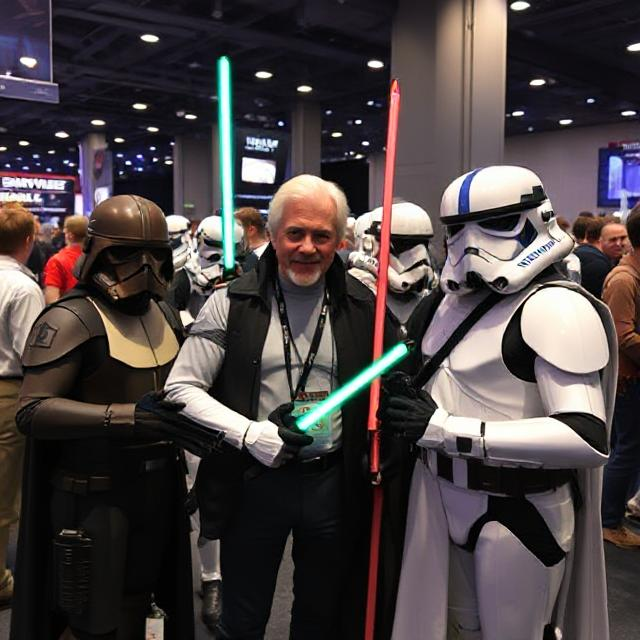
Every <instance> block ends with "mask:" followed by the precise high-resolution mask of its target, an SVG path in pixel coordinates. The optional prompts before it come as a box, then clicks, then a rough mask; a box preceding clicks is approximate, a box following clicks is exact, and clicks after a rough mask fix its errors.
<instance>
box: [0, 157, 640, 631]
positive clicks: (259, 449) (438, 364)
mask: <svg viewBox="0 0 640 640" xmlns="http://www.w3.org/2000/svg"><path fill="white" fill-rule="evenodd" d="M235 215H236V224H235V227H234V231H233V241H234V242H235V243H236V251H237V255H238V263H237V268H236V269H235V270H232V271H229V270H225V268H224V265H223V260H222V258H223V231H222V229H223V225H222V220H221V218H220V217H219V216H217V215H213V216H209V217H207V218H205V219H204V220H202V221H201V222H200V223H199V224H198V226H197V228H196V229H195V233H193V234H192V226H193V225H192V222H191V221H190V220H189V219H187V218H185V217H183V216H179V215H169V216H165V214H164V212H162V210H161V209H160V208H159V207H158V206H157V205H155V204H154V203H153V202H151V201H149V200H146V199H145V198H141V197H138V196H115V197H113V198H110V199H108V200H105V201H103V202H102V203H100V204H99V205H97V206H96V208H95V209H94V211H93V212H92V213H91V216H90V217H85V216H70V217H68V218H66V220H65V221H64V226H63V230H62V233H63V237H64V241H65V246H64V248H61V247H59V250H58V251H55V250H54V249H53V248H52V247H51V245H50V243H48V242H46V241H45V240H44V239H43V238H42V237H41V238H40V239H38V227H37V225H38V221H37V220H36V219H35V217H34V216H33V215H32V214H31V213H30V212H29V211H27V210H26V209H25V208H24V207H22V206H21V205H19V204H17V203H4V204H2V206H0V315H1V316H2V317H3V321H4V326H5V327H8V328H9V330H8V331H7V332H6V334H5V336H4V337H3V339H2V340H1V341H0V349H1V350H2V353H3V357H2V359H0V605H2V604H4V605H7V604H11V605H12V607H13V611H12V621H11V639H12V640H33V639H34V638H39V639H40V638H42V639H43V640H58V638H65V639H67V640H72V639H74V638H75V639H77V640H116V639H118V640H138V639H141V638H143V637H154V636H150V634H151V633H152V632H154V633H155V631H154V630H156V629H157V628H158V625H160V626H161V627H162V628H163V629H164V631H163V633H164V634H165V635H164V637H165V638H174V639H176V640H177V639H180V640H182V639H185V640H189V639H190V638H193V634H194V612H193V597H192V575H191V559H190V555H191V550H190V547H191V545H190V537H189V531H190V530H191V532H192V534H191V535H192V538H193V539H194V541H195V543H196V545H195V548H196V549H197V551H198V556H199V557H198V558H197V560H198V564H199V575H200V590H201V596H202V608H201V612H200V615H201V617H202V620H203V621H204V623H205V624H206V626H207V627H208V629H209V631H210V632H211V634H212V635H213V636H214V637H216V638H219V639H222V640H260V639H261V638H264V635H265V629H266V626H267V622H268V620H269V616H270V612H271V606H272V601H273V597H274V590H275V585H276V577H277V572H278V568H279V566H280V562H281V560H282V557H283V553H284V550H285V545H286V542H287V539H288V538H289V537H290V536H291V538H292V558H293V562H294V566H295V572H294V576H293V594H294V599H293V605H292V611H291V627H290V638H291V639H292V640H315V639H317V640H333V639H337V638H345V640H346V639H347V638H348V639H352V638H360V637H363V630H364V614H365V609H366V595H367V591H366V589H367V567H368V563H369V542H370V521H371V510H372V492H371V483H370V477H369V474H368V471H367V469H368V464H367V455H368V451H369V436H368V433H367V429H366V424H367V413H368V408H369V407H368V398H367V397H366V394H361V395H359V396H356V397H355V398H352V399H350V400H349V401H348V402H346V403H345V404H343V405H342V406H341V408H340V409H338V410H336V411H334V412H333V413H332V414H330V415H328V416H325V417H324V418H322V419H319V420H318V422H317V423H316V424H314V425H313V426H312V428H310V429H309V430H308V431H301V430H300V429H299V428H298V427H297V423H296V419H297V418H298V417H299V416H300V415H302V414H304V413H306V412H308V411H309V410H311V409H313V408H314V407H315V406H316V405H317V404H318V403H320V402H322V401H323V400H324V399H325V398H326V397H327V396H328V395H330V394H331V393H332V392H333V391H334V390H336V389H337V388H339V387H341V386H342V385H344V384H345V383H346V382H348V381H349V380H350V379H352V378H353V377H354V376H355V375H356V374H357V373H358V372H359V371H361V370H362V369H363V368H365V367H366V366H367V365H368V364H369V363H370V362H371V358H372V343H373V324H374V323H373V319H374V309H375V296H376V294H377V281H378V275H379V274H378V271H379V258H380V256H379V253H380V247H381V233H382V231H381V229H382V225H381V222H382V210H381V208H378V209H374V210H373V211H371V212H369V213H366V214H363V215H361V216H360V217H359V218H358V219H357V220H356V219H354V218H351V217H350V216H349V206H348V203H347V200H346V197H345V195H344V193H343V192H342V191H341V189H340V188H339V187H337V186H336V185H335V184H333V183H330V182H327V181H324V180H322V179H321V178H318V177H316V176H310V175H301V176H297V177H295V178H292V179H290V180H289V181H287V182H285V183H284V184H283V185H282V186H281V187H280V188H279V189H278V191H277V192H276V194H275V195H274V197H273V199H272V200H271V202H270V206H269V212H268V216H267V217H266V218H265V217H263V216H262V215H261V214H260V212H258V211H257V210H255V209H252V208H242V209H239V210H238V211H237V212H236V214H235ZM439 221H440V223H441V224H442V225H444V229H445V232H446V242H445V245H446V259H445V262H444V264H443V266H442V268H441V269H440V268H438V265H437V261H436V260H435V259H434V257H433V254H432V247H430V242H431V241H432V238H433V235H434V232H433V223H432V220H431V217H430V216H429V214H428V213H427V211H425V210H424V209H423V208H422V207H420V206H419V205H417V204H414V203H409V202H404V201H402V200H398V201H397V202H395V203H394V204H393V207H392V224H391V238H390V252H391V253H390V260H389V271H388V296H387V307H388V309H387V317H386V319H385V322H386V325H385V326H386V329H385V343H386V345H388V346H390V345H393V344H395V343H397V342H398V341H400V340H405V339H407V338H408V339H409V340H410V341H411V343H412V344H414V345H415V347H414V349H413V351H412V353H411V355H410V356H409V358H408V359H407V360H406V361H405V362H404V363H403V364H402V365H400V367H399V368H398V369H397V370H395V371H393V372H391V373H390V374H388V375H387V376H385V378H384V380H383V389H382V395H381V401H380V406H379V408H378V419H379V423H380V428H381V434H382V435H381V469H382V473H381V478H382V480H381V482H382V491H383V493H384V496H385V499H384V511H383V518H382V530H381V543H380V553H379V562H380V569H379V572H378V576H379V580H378V596H377V607H376V616H375V629H376V638H378V639H380V640H382V639H386V638H391V639H393V640H445V639H449V638H451V639H452V638H461V639H468V640H472V639H476V640H480V639H481V638H485V640H487V639H489V638H492V639H498V638H500V639H501V640H520V639H522V640H540V639H543V640H547V639H549V638H559V637H564V638H567V639H570V640H571V639H575V640H577V639H579V640H596V639H597V640H602V639H604V640H606V639H607V638H608V623H607V615H606V583H605V579H604V557H603V546H602V545H603V540H605V541H609V542H610V543H613V544H615V545H617V546H620V547H623V548H634V547H639V546H640V535H639V534H638V533H636V532H635V531H634V529H633V527H631V526H630V525H629V522H628V520H627V517H628V516H630V517H632V518H633V517H638V516H640V499H639V498H638V496H635V495H634V494H635V493H636V492H637V491H638V472H639V470H640V469H639V463H640V437H639V436H638V434H637V430H636V429H635V428H634V427H635V425H634V415H635V414H634V410H635V406H636V405H635V402H636V401H638V402H640V386H638V380H639V379H640V373H639V367H640V335H638V333H637V328H636V327H637V325H638V321H639V320H640V318H638V313H640V309H638V306H637V305H638V304H640V303H638V300H640V297H639V296H638V293H639V292H638V287H640V262H638V260H640V259H638V258H637V253H636V252H635V250H636V249H637V248H638V247H640V206H638V207H636V208H635V209H633V210H632V211H631V212H630V214H629V215H628V216H627V217H626V219H624V218H613V217H611V218H609V217H596V216H593V215H592V214H588V213H585V212H583V213H582V214H581V215H580V216H578V217H577V218H576V220H575V221H574V223H573V226H572V228H571V229H570V230H569V229H568V228H567V226H568V223H566V221H565V220H563V219H561V218H560V217H559V216H557V215H556V214H555V213H554V211H553V207H552V204H551V202H550V200H549V197H548V196H547V194H546V192H545V190H544V186H543V184H542V182H541V180H540V178H539V177H538V176H536V174H534V173H533V172H531V171H529V170H528V169H524V168H522V167H502V166H498V167H486V168H483V169H478V170H475V171H472V172H469V173H467V174H464V175H462V176H460V177H458V178H457V179H456V180H454V181H453V182H452V183H451V184H450V185H449V187H448V188H447V189H446V190H445V192H444V194H443V197H442V205H441V210H440V216H439ZM36 253H37V254H38V255H39V256H40V257H39V258H38V260H39V262H38V267H37V271H38V273H37V274H36V273H34V272H33V271H32V270H30V269H29V267H28V265H29V264H30V263H31V264H34V258H33V256H34V254H36ZM43 256H47V259H46V260H43V259H42V257H43ZM567 275H569V276H570V277H567ZM580 281H581V282H582V286H580V284H578V282H580ZM618 358H619V359H618ZM603 469H604V474H603V473H602V470H603ZM603 476H604V480H603ZM21 492H22V501H21V500H20V496H21ZM21 504H22V508H20V505H21ZM18 519H20V527H19V540H18V551H17V562H16V567H15V569H14V571H13V572H12V571H11V570H10V569H9V568H8V566H7V558H6V555H7V553H6V552H7V546H8V540H9V531H10V528H11V526H13V525H14V524H15V523H17V522H18ZM14 578H15V584H14ZM514 602H518V603H525V604H524V606H522V604H521V605H519V606H513V603H514ZM145 633H146V634H147V635H146V636H145Z"/></svg>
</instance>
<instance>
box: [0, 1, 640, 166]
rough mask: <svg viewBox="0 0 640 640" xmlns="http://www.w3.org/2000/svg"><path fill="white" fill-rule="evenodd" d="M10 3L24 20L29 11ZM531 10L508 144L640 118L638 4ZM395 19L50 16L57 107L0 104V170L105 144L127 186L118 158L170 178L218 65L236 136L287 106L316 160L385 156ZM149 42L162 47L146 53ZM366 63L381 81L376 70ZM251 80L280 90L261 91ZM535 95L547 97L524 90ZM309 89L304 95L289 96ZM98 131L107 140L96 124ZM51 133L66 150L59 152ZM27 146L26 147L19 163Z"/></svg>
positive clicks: (278, 121) (369, 8) (515, 60)
mask: <svg viewBox="0 0 640 640" xmlns="http://www.w3.org/2000/svg"><path fill="white" fill-rule="evenodd" d="M17 1H18V2H20V3H21V5H22V6H24V8H25V12H28V11H29V9H30V6H31V2H30V0H17ZM509 1H510V0H509ZM529 3H530V5H531V6H530V7H529V8H528V9H527V10H525V11H519V12H515V11H512V10H510V11H509V12H508V13H509V30H508V64H507V97H506V104H505V118H506V121H505V125H506V127H505V129H506V133H507V135H516V134H524V133H527V132H529V131H530V132H539V131H546V130H553V129H557V128H559V127H560V125H559V124H558V121H559V120H560V119H563V118H569V119H572V120H573V123H572V124H571V126H584V125H593V124H599V123H611V122H620V121H622V120H624V119H625V116H622V115H621V113H622V112H623V111H625V110H627V111H632V110H638V111H639V112H640V52H637V53H632V52H629V51H627V46H628V45H629V44H632V43H636V42H640V2H638V0H529ZM395 6H396V2H395V1H394V0H95V1H93V0H53V73H54V81H55V82H57V83H59V85H60V103H59V104H58V105H50V104H44V103H35V102H26V101H18V100H12V99H6V98H5V99H2V98H0V149H2V147H6V150H3V151H2V152H0V170H2V169H3V167H4V166H5V165H6V164H8V165H10V166H11V167H12V168H16V169H19V168H21V167H22V166H26V165H27V164H30V165H35V164H38V166H39V167H41V169H40V170H42V169H44V167H45V165H46V166H47V167H50V168H51V169H52V171H54V172H55V171H60V170H61V169H62V168H63V167H62V165H61V164H60V163H61V162H62V161H63V159H66V160H67V163H68V162H71V163H72V164H73V163H74V161H75V162H77V157H76V156H77V154H76V155H75V156H74V152H73V151H72V150H73V149H74V148H75V145H74V144H72V141H77V140H78V139H79V138H81V137H82V136H83V135H84V134H86V133H89V132H92V131H104V132H105V134H106V136H107V139H108V140H109V144H110V146H111V148H112V149H113V150H114V151H116V152H118V153H121V154H122V158H119V159H118V160H117V163H118V166H119V167H120V169H121V170H123V171H127V170H128V167H127V166H125V165H124V162H125V159H126V157H127V154H136V153H139V154H142V153H144V154H145V157H148V161H149V168H153V169H155V170H156V171H169V167H168V166H165V165H164V159H165V158H169V157H170V154H171V148H170V141H171V140H172V139H173V137H174V136H175V135H177V134H181V133H184V132H198V131H201V132H204V131H205V130H206V128H207V126H208V125H209V124H210V123H211V122H213V121H214V120H215V117H216V95H215V94H216V87H215V62H216V58H217V57H218V56H219V55H222V54H226V55H229V56H230V57H231V59H232V61H233V65H234V95H235V105H234V106H235V116H236V124H237V125H242V126H250V127H258V128H261V129H265V130H270V129H271V130H273V129H276V130H278V129H279V130H288V129H289V126H290V110H291V108H292V106H293V105H294V103H296V102H297V101H298V100H301V99H302V100H313V101H316V102H318V103H319V104H320V105H321V108H322V113H323V126H322V129H323V147H322V149H323V158H324V159H325V160H336V159H339V158H352V157H355V156H358V157H360V156H359V154H366V153H370V152H372V151H378V150H380V149H381V148H382V146H383V144H384V134H385V126H386V125H385V116H386V114H385V96H386V92H387V87H388V83H389V63H390V25H391V22H392V20H393V14H394V11H395ZM144 34H150V35H154V36H157V38H158V41H157V42H155V43H150V42H145V41H143V40H141V38H140V36H141V35H144ZM371 59H375V60H380V61H382V62H383V63H384V67H383V68H382V69H378V70H373V69H369V68H368V67H367V61H368V60H371ZM22 71H24V69H23V70H22ZM257 71H267V72H270V73H272V74H273V75H272V76H271V77H270V78H265V79H260V78H257V77H255V73H256V72H257ZM20 75H24V73H22V72H20ZM533 79H538V80H539V81H540V82H541V81H542V80H544V82H545V83H544V84H543V85H541V86H531V85H530V81H531V80H533ZM304 84H306V85H310V86H311V87H312V89H313V90H312V92H311V93H309V94H301V93H299V92H298V90H297V88H298V87H299V86H300V85H304ZM134 103H140V104H144V105H147V108H146V109H145V110H137V109H134V108H133V107H132V105H133V104H134ZM514 112H515V114H518V113H519V112H524V114H523V115H513V114H514ZM185 116H187V117H185ZM194 116H195V117H194ZM626 117H627V118H637V116H626ZM96 119H97V120H99V121H100V120H101V121H104V123H105V124H103V125H96V124H91V121H92V120H94V121H95V120H96ZM148 127H152V128H157V129H158V131H157V132H154V133H152V132H149V131H148ZM59 131H65V132H67V133H68V134H69V138H68V139H66V140H60V139H58V138H56V137H55V136H54V134H55V132H59ZM334 132H340V133H342V136H341V137H333V136H332V135H331V134H332V133H334ZM115 138H123V139H124V140H125V141H124V142H121V143H117V142H114V140H115ZM20 139H28V141H29V143H30V145H29V147H19V146H18V140H20ZM363 141H364V142H367V143H368V145H363V144H362V143H363ZM150 147H155V149H154V150H153V151H152V152H149V148H150ZM70 149H71V151H70ZM51 150H53V151H55V152H56V153H52V154H48V155H47V152H48V151H51ZM34 154H35V155H37V156H39V157H38V158H35V159H34ZM154 157H155V158H156V161H155V163H154V162H153V158H154ZM18 158H21V160H18ZM74 159H75V160H74ZM120 165H121V166H120ZM34 168H36V167H35V166H33V167H31V169H32V170H33V169H34Z"/></svg>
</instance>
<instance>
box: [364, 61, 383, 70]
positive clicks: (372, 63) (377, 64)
mask: <svg viewBox="0 0 640 640" xmlns="http://www.w3.org/2000/svg"><path fill="white" fill-rule="evenodd" d="M367 67H369V69H384V62H382V60H375V59H372V60H368V61H367Z"/></svg>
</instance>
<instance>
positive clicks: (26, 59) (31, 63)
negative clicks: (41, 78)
mask: <svg viewBox="0 0 640 640" xmlns="http://www.w3.org/2000/svg"><path fill="white" fill-rule="evenodd" d="M20 64H21V65H23V66H25V67H27V69H33V67H35V66H36V65H37V64H38V61H37V60H36V59H35V58H32V57H31V56H22V57H21V58H20Z"/></svg>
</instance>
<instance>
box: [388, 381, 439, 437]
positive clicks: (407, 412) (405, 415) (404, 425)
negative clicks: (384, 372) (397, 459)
mask: <svg viewBox="0 0 640 640" xmlns="http://www.w3.org/2000/svg"><path fill="white" fill-rule="evenodd" d="M410 381H411V378H410V376H407V375H406V374H403V373H400V372H394V373H392V374H390V375H389V376H387V377H386V378H383V381H382V394H381V400H380V407H379V408H378V414H377V417H378V420H380V423H381V427H382V429H383V430H384V431H386V432H390V433H392V434H393V435H394V436H396V437H397V438H403V439H405V440H408V441H409V442H412V443H415V442H417V441H418V440H419V439H420V438H421V437H422V436H423V435H424V432H425V431H426V429H427V425H428V424H429V420H431V416H432V415H433V414H434V412H435V410H436V409H437V408H438V405H437V404H436V403H435V401H434V399H433V398H432V397H431V396H430V395H429V394H428V393H427V392H426V391H424V390H422V389H416V388H415V387H413V385H412V384H411V383H410Z"/></svg>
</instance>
